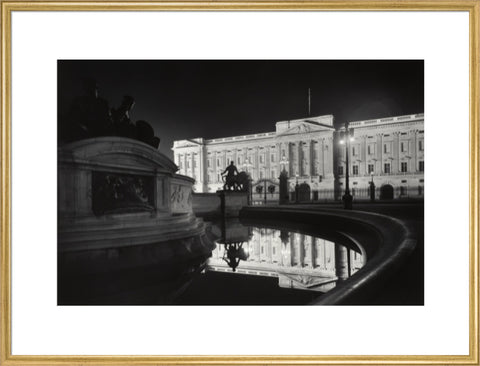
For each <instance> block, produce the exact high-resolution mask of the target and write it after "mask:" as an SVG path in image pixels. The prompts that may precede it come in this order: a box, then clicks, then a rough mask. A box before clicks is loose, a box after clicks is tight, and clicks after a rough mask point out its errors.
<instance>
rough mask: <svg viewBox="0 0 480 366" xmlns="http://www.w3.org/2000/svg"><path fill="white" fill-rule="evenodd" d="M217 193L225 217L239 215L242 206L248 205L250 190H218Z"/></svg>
mask: <svg viewBox="0 0 480 366" xmlns="http://www.w3.org/2000/svg"><path fill="white" fill-rule="evenodd" d="M217 195H218V196H219V197H220V207H221V212H222V215H223V216H224V217H238V216H239V214H240V210H241V209H242V207H244V206H248V192H236V191H218V192H217Z"/></svg>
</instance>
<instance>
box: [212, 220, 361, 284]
mask: <svg viewBox="0 0 480 366" xmlns="http://www.w3.org/2000/svg"><path fill="white" fill-rule="evenodd" d="M216 229H217V230H218V229H220V230H221V235H220V238H219V239H218V240H217V244H218V245H217V246H216V248H215V249H214V250H213V251H212V257H211V258H210V259H209V260H208V262H207V263H208V265H207V268H206V270H207V271H220V272H230V273H238V274H244V275H245V274H246V275H251V276H267V277H277V278H278V284H279V286H280V287H283V288H296V289H303V290H311V291H321V292H325V291H328V290H330V289H332V288H334V287H335V286H336V284H337V282H338V281H343V280H345V279H347V278H348V277H350V276H352V275H353V274H355V273H356V272H357V271H358V270H359V269H360V268H362V267H363V265H364V263H365V261H366V258H365V256H364V255H362V253H361V250H360V248H357V247H356V246H355V245H349V246H348V247H347V246H346V245H343V244H340V243H335V242H333V241H330V240H327V239H323V238H320V237H314V236H311V235H305V234H301V233H297V232H288V231H287V230H281V229H274V228H262V227H250V226H244V225H242V224H241V223H240V222H239V221H238V220H237V221H235V220H230V221H228V222H223V223H221V224H220V227H218V226H217V228H216ZM352 244H353V243H352Z"/></svg>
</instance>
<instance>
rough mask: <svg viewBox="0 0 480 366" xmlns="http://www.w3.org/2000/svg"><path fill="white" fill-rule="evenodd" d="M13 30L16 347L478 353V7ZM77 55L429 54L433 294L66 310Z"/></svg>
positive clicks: (43, 20) (55, 20) (37, 23)
mask: <svg viewBox="0 0 480 366" xmlns="http://www.w3.org/2000/svg"><path fill="white" fill-rule="evenodd" d="M12 29H13V33H12V37H13V38H12V45H13V58H12V70H13V75H12V80H13V95H12V116H13V117H12V118H13V119H12V149H13V151H12V162H13V163H12V164H13V165H12V166H13V169H12V191H13V196H12V206H13V210H12V211H13V216H12V222H13V228H12V230H13V231H12V243H13V245H12V247H13V248H12V253H13V256H12V276H13V286H12V295H13V299H12V347H13V354H57V355H58V354H98V355H101V354H161V355H162V354H178V355H184V354H197V355H213V354H220V355H228V354H237V355H238V354H274V355H281V354H303V355H307V354H333V355H342V354H357V355H362V354H364V355H365V354H374V355H381V354H409V355H421V354H449V355H455V354H468V202H469V201H468V156H469V151H468V142H469V140H468V82H469V80H468V13H466V12H464V13H458V12H457V13H452V12H382V13H381V12H358V13H356V12H332V13H325V12H279V13H272V12H261V13H260V12H258V13H256V12H217V13H212V12H199V13H195V12H165V13H162V12H148V13H145V12H143V13H142V12H137V13H125V12H122V13H112V12H98V13H85V12H84V13H81V12H75V13H66V12H14V13H13V15H12ZM72 58H84V59H90V58H95V59H99V58H106V59H118V58H121V59H125V58H132V59H164V58H168V59H174V58H178V59H196V58H208V59H216V58H222V59H225V58H242V59H248V58H256V59H259V58H260V59H262V58H268V59H275V58H280V59H285V58H295V59H377V58H378V59H424V60H425V69H426V72H425V76H426V89H425V95H426V99H425V116H426V120H425V121H426V128H425V130H426V135H425V136H426V144H425V147H426V154H427V159H426V161H427V166H426V184H427V187H426V210H425V215H426V255H425V257H426V273H425V281H426V292H425V299H426V305H425V306H420V307H368V306H367V307H301V308H299V307H142V308H141V309H140V308H138V307H121V306H120V307H58V306H56V242H55V241H56V135H55V127H56V98H57V96H56V60H57V59H72ZM285 87H288V86H287V85H286V86H285ZM418 112H422V111H418ZM231 313H235V314H238V316H239V318H238V319H237V320H231V318H230V316H229V314H231ZM232 327H233V329H234V330H232Z"/></svg>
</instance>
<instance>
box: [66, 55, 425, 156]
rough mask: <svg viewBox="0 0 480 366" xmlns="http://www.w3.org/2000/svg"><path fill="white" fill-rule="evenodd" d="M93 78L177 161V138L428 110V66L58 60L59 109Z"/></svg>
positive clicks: (418, 63) (111, 102)
mask: <svg viewBox="0 0 480 366" xmlns="http://www.w3.org/2000/svg"><path fill="white" fill-rule="evenodd" d="M85 77H87V78H93V79H95V80H97V82H98V86H99V96H100V97H101V98H104V99H106V100H107V101H108V102H109V105H110V107H115V108H116V107H118V106H119V105H120V103H121V101H122V97H123V95H131V96H133V97H134V98H135V101H136V104H135V107H134V109H133V110H132V113H131V119H132V121H137V120H146V121H148V122H149V123H150V124H151V125H152V126H153V128H154V129H155V134H156V135H157V136H158V137H160V138H161V143H160V151H161V152H162V153H164V154H167V155H168V156H169V157H172V155H173V154H172V151H171V147H172V144H173V140H181V139H185V138H194V137H204V138H216V137H227V136H236V135H245V134H251V133H259V132H270V131H274V130H275V122H277V121H282V120H289V119H296V118H303V117H307V114H308V88H311V115H312V116H318V115H324V114H333V115H334V116H335V123H336V124H338V123H343V122H345V121H355V120H363V119H372V118H382V117H389V116H396V115H403V114H414V113H423V112H424V63H423V61H417V60H412V61H316V60H312V61H310V60H298V61H297V60H288V61H277V60H270V61H269V60H248V61H246V60H241V61H231V60H215V61H212V60H202V61H197V60H192V61H190V60H182V61H176V60H162V61H134V60H126V61H117V60H115V61H110V60H102V61H86V60H78V61H70V60H69V61H63V60H62V61H59V62H58V111H59V113H60V114H64V113H65V112H66V111H67V110H68V108H69V106H70V104H71V102H72V99H73V98H74V97H76V96H80V95H82V94H83V87H82V85H83V84H82V79H83V78H85Z"/></svg>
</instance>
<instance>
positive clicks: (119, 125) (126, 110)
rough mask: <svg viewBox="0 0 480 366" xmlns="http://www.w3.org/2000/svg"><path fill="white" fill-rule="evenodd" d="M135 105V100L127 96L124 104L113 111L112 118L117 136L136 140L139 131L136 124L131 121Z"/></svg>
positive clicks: (124, 98)
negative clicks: (131, 112) (131, 113)
mask: <svg viewBox="0 0 480 366" xmlns="http://www.w3.org/2000/svg"><path fill="white" fill-rule="evenodd" d="M134 105H135V99H134V98H133V97H131V96H130V95H125V96H124V97H123V100H122V104H121V105H120V107H118V108H117V109H112V118H113V123H114V125H115V134H116V135H117V136H122V137H129V138H133V139H134V138H136V137H137V136H136V135H137V131H136V127H135V124H134V123H133V122H132V121H131V120H130V111H131V110H132V109H133V106H134Z"/></svg>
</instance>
